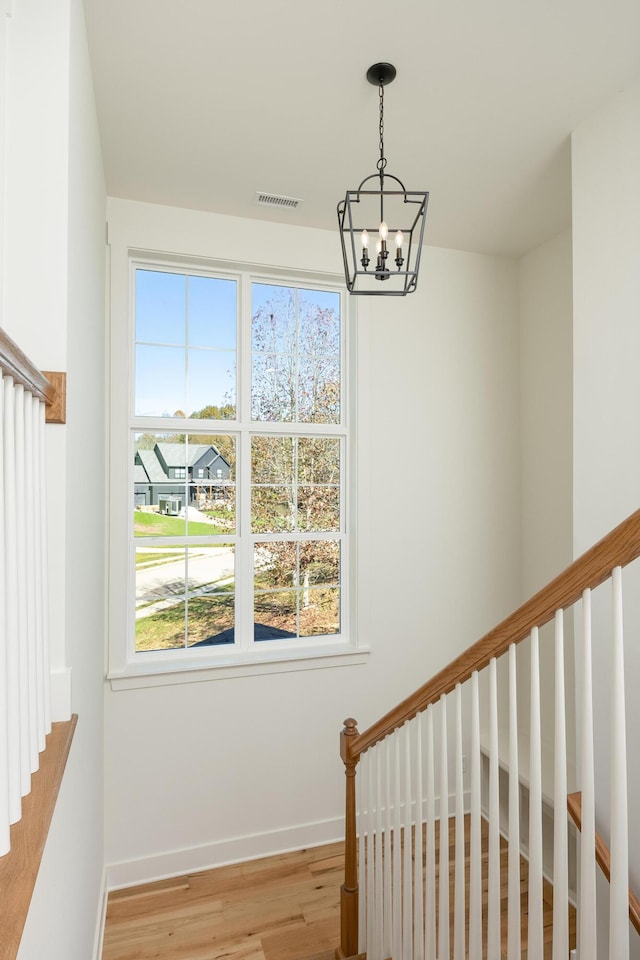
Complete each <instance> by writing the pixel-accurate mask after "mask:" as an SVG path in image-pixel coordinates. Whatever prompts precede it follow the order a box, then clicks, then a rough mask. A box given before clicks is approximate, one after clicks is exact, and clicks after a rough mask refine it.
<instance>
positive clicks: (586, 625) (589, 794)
mask: <svg viewBox="0 0 640 960" xmlns="http://www.w3.org/2000/svg"><path fill="white" fill-rule="evenodd" d="M582 614H583V623H582V711H581V715H582V737H581V777H582V829H581V831H580V905H579V918H578V937H579V939H578V950H579V952H580V960H597V957H596V944H597V927H596V909H597V907H596V853H595V851H596V846H595V785H594V760H593V693H592V668H591V591H590V590H585V591H584V593H583V594H582Z"/></svg>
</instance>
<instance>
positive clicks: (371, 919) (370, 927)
mask: <svg viewBox="0 0 640 960" xmlns="http://www.w3.org/2000/svg"><path fill="white" fill-rule="evenodd" d="M367 759H368V764H367V772H368V777H367V780H368V783H367V954H368V955H369V956H370V957H371V960H379V957H378V954H377V953H376V911H375V897H376V875H375V869H376V854H375V832H376V822H375V817H376V812H375V796H376V794H375V789H376V771H375V751H374V750H373V749H371V750H367Z"/></svg>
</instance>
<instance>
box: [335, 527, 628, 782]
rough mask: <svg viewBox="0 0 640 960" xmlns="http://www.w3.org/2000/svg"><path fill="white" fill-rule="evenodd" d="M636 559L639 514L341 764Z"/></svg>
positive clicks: (350, 745) (352, 748)
mask: <svg viewBox="0 0 640 960" xmlns="http://www.w3.org/2000/svg"><path fill="white" fill-rule="evenodd" d="M638 556H640V510H636V512H635V513H632V514H631V516H630V517H628V518H627V519H626V520H623V522H622V523H621V524H619V525H618V526H617V527H615V528H614V529H613V530H612V531H611V532H610V533H608V534H607V535H606V537H603V539H602V540H600V541H599V542H598V543H597V544H596V545H595V546H593V547H591V549H590V550H587V552H586V553H584V554H583V555H582V556H581V557H579V558H578V559H577V560H575V561H574V562H573V563H572V564H571V565H570V566H569V567H567V569H566V570H565V571H564V572H563V573H561V574H559V576H557V577H556V578H555V579H554V580H551V582H550V583H548V584H547V586H546V587H543V589H542V590H540V591H539V592H538V593H536V594H535V596H533V597H532V598H531V599H530V600H527V602H526V603H523V604H522V606H521V607H519V608H518V609H517V610H516V611H515V612H514V613H512V614H511V615H510V616H509V617H507V619H506V620H503V621H502V623H500V624H498V626H497V627H494V629H493V630H490V631H489V633H487V634H485V636H484V637H482V638H481V639H480V640H478V641H477V643H474V644H473V646H471V647H469V648H468V650H465V652H464V653H462V654H460V656H459V657H457V658H456V659H455V660H453V661H452V662H451V663H450V664H449V666H447V667H445V668H444V670H441V671H440V673H438V674H436V676H435V677H433V678H432V679H431V680H429V681H428V683H425V684H424V685H423V686H422V687H420V689H419V690H416V691H415V693H413V694H412V695H411V696H410V697H407V699H406V700H403V701H402V703H400V704H398V706H397V707H394V708H393V710H390V711H389V712H388V713H387V714H385V716H384V717H382V718H381V719H380V720H378V721H377V722H376V723H374V724H373V725H372V726H370V727H369V728H368V729H367V730H364V731H363V732H362V733H359V734H358V735H357V736H355V737H349V738H348V740H347V743H346V750H347V759H348V761H349V762H356V763H357V762H358V759H359V757H360V756H361V754H363V753H364V752H365V750H368V749H369V748H370V747H372V746H374V744H376V743H378V742H379V741H380V740H383V739H384V738H385V737H386V736H388V734H390V733H391V732H392V731H393V730H395V729H397V728H398V727H400V726H402V724H404V723H406V722H407V720H411V719H412V718H413V717H415V716H416V715H417V714H418V713H421V712H422V711H423V710H426V708H427V707H428V706H429V705H430V704H432V703H435V702H436V701H437V700H439V698H440V697H441V696H442V694H444V693H449V692H450V691H451V690H453V689H454V688H455V686H456V684H458V683H464V682H465V681H467V680H468V679H469V678H470V677H471V674H472V673H473V672H474V671H476V670H478V671H480V670H483V669H484V668H485V667H486V666H487V665H488V664H489V662H490V661H491V660H492V659H493V658H494V657H500V656H501V655H502V654H503V653H505V652H506V651H507V650H508V649H509V647H510V646H511V644H512V643H520V642H521V641H522V640H524V639H525V638H526V637H528V636H529V634H530V633H531V630H532V629H533V628H534V627H542V626H544V624H545V623H548V622H549V621H550V620H551V619H553V617H554V616H555V612H556V610H560V609H565V608H566V607H569V606H571V604H573V603H575V602H576V600H578V599H579V598H580V597H581V596H582V593H583V592H584V591H585V590H587V589H594V588H595V587H597V586H599V584H601V583H603V582H604V581H605V580H606V579H607V577H609V576H610V574H611V571H612V570H613V569H614V568H615V567H618V566H620V567H624V566H626V565H627V564H629V563H631V561H632V560H635V559H636V557H638Z"/></svg>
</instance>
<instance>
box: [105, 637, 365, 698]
mask: <svg viewBox="0 0 640 960" xmlns="http://www.w3.org/2000/svg"><path fill="white" fill-rule="evenodd" d="M369 652H370V651H369V648H368V647H364V648H363V647H360V648H358V649H357V650H354V649H353V647H349V648H344V647H343V648H342V649H340V648H337V649H333V650H330V651H329V650H319V649H318V648H317V647H314V648H310V649H306V650H301V651H299V652H297V653H291V654H289V656H288V657H287V659H283V657H282V654H281V653H279V654H277V655H276V656H273V655H272V656H271V657H269V656H263V657H257V656H255V655H253V656H252V657H251V659H248V658H247V657H246V656H244V657H243V656H242V655H241V654H235V655H228V656H227V657H225V659H224V660H221V661H220V662H219V663H217V664H214V663H212V662H211V660H208V661H207V662H206V663H193V662H187V663H178V662H177V661H176V660H171V661H167V660H165V661H164V662H161V661H158V660H155V661H153V662H152V663H139V664H138V663H135V664H130V665H129V666H128V668H127V669H126V670H123V671H122V672H116V671H111V672H110V673H109V674H107V680H109V682H110V683H111V689H112V690H132V689H136V688H139V687H162V686H169V685H171V684H175V683H203V682H206V681H210V680H231V679H234V678H236V677H255V676H261V675H266V674H274V673H293V672H296V671H300V670H326V669H329V668H332V667H350V666H355V665H358V664H362V663H365V662H366V660H367V658H368V656H369Z"/></svg>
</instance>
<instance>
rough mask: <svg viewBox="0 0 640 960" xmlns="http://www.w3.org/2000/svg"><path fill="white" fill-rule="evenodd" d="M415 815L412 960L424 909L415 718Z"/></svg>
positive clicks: (416, 959) (419, 951) (419, 953)
mask: <svg viewBox="0 0 640 960" xmlns="http://www.w3.org/2000/svg"><path fill="white" fill-rule="evenodd" d="M414 724H415V731H416V737H415V740H416V743H415V756H416V777H415V816H414V823H415V827H414V836H415V846H414V854H413V960H423V957H424V909H423V905H422V904H423V889H422V887H423V872H422V819H423V817H422V720H421V715H420V714H418V716H417V717H416V718H415V721H414Z"/></svg>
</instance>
